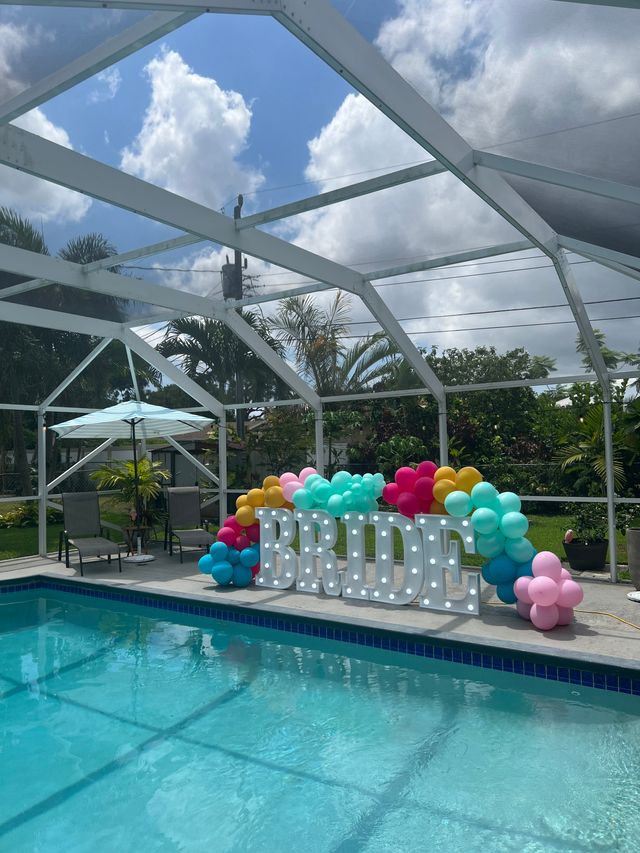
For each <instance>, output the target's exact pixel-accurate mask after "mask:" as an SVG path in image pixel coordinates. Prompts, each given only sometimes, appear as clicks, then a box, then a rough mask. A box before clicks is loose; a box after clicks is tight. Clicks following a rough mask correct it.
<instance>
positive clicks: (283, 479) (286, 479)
mask: <svg viewBox="0 0 640 853" xmlns="http://www.w3.org/2000/svg"><path fill="white" fill-rule="evenodd" d="M297 479H298V475H297V474H294V473H293V471H285V472H284V474H281V475H280V485H281V486H282V488H284V487H285V486H286V485H287V483H293V481H294V480H297Z"/></svg>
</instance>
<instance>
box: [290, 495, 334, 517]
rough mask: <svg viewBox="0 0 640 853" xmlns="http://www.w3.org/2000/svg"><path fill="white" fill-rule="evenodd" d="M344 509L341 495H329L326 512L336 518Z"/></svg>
mask: <svg viewBox="0 0 640 853" xmlns="http://www.w3.org/2000/svg"><path fill="white" fill-rule="evenodd" d="M294 497H295V495H294ZM344 511H345V506H344V500H343V497H342V495H331V497H330V498H329V500H328V501H327V512H328V513H329V515H334V516H335V517H336V518H338V517H339V516H341V515H342V513H343V512H344Z"/></svg>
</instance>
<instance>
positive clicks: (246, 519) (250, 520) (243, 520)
mask: <svg viewBox="0 0 640 853" xmlns="http://www.w3.org/2000/svg"><path fill="white" fill-rule="evenodd" d="M255 520H256V514H255V512H254V511H253V507H252V506H250V505H249V504H247V505H246V506H241V507H240V509H239V510H237V512H236V521H237V522H238V524H239V525H240V527H251V525H252V524H255Z"/></svg>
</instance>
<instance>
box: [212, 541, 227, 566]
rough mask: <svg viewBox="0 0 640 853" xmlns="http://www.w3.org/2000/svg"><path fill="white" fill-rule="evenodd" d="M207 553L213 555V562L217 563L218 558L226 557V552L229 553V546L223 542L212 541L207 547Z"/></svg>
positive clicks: (224, 558)
mask: <svg viewBox="0 0 640 853" xmlns="http://www.w3.org/2000/svg"><path fill="white" fill-rule="evenodd" d="M209 553H210V554H211V556H212V557H213V562H214V563H219V562H220V560H226V559H227V554H228V553H229V546H228V545H225V544H224V542H214V543H213V545H212V546H211V547H210V548H209Z"/></svg>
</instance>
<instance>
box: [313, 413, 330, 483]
mask: <svg viewBox="0 0 640 853" xmlns="http://www.w3.org/2000/svg"><path fill="white" fill-rule="evenodd" d="M315 427H316V471H317V472H318V474H320V476H321V477H324V421H323V418H322V406H320V408H319V409H316V410H315ZM329 464H331V460H329Z"/></svg>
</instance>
